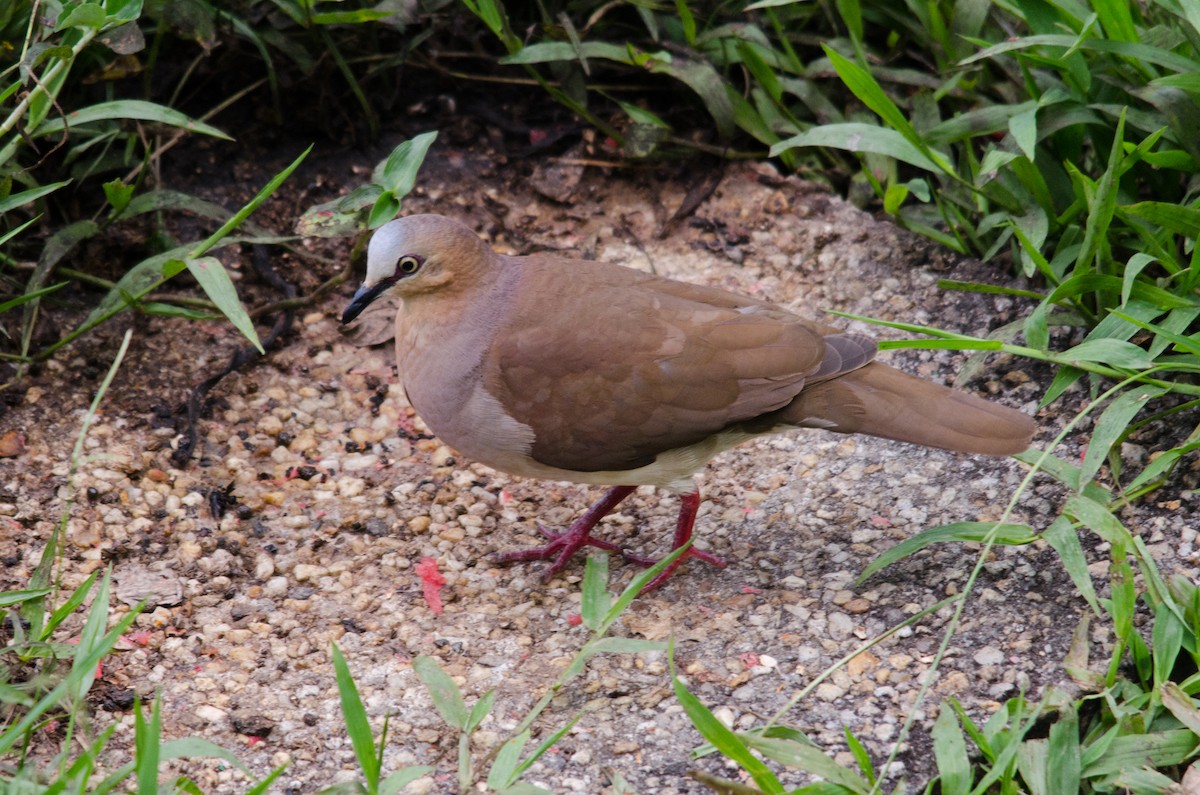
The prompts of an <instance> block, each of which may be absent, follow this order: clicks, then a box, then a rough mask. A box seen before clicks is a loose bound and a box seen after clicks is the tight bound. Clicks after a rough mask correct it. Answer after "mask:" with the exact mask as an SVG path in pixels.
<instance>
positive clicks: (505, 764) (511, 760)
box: [487, 729, 530, 790]
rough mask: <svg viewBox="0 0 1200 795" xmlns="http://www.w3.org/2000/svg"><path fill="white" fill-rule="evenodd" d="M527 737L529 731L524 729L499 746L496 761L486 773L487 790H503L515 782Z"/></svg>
mask: <svg viewBox="0 0 1200 795" xmlns="http://www.w3.org/2000/svg"><path fill="white" fill-rule="evenodd" d="M529 737H530V734H529V730H528V729H526V730H525V731H523V732H521V733H520V734H518V735H516V736H514V737H510V738H508V741H507V742H506V743H504V745H502V746H500V750H499V751H497V752H496V759H495V761H494V762H492V768H491V770H489V771H488V776H487V785H488V788H489V789H494V790H500V789H504V788H505V787H508V786H511V785H512V784H513V782H515V781H516V780H517V765H518V764H520V762H521V752H522V751H524V750H525V745H526V744H527V743H528V742H529Z"/></svg>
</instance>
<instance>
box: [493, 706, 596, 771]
mask: <svg viewBox="0 0 1200 795" xmlns="http://www.w3.org/2000/svg"><path fill="white" fill-rule="evenodd" d="M582 717H583V712H577V713H575V716H574V717H573V718H571V720H569V721H567V722H566V723H565V724H563V727H562V728H561V729H559V730H558V731H556V732H554V733H553V734H551V735H550V736H549V737H547V738H546V739H545V740H542V741H541V742H540V743H538V746H537V748H534V749H533V751H532V752H531V753H530V754H529V756H528V757H527V758H525V759H524V760H522V761H521V764H519V765H517V768H516V769H515V770H514V771H513V773H512V777H511V778H510V782H511V783H510V784H509V787H511V786H513V785H514V784H516V783H517V781H518V779H520V778H521V776H523V775H525V771H527V770H529V767H530V766H531V765H532V764H533V763H534V762H536V761H537V760H539V759H541V758H542V756H544V755H545V753H546V752H547V751H549V750H550V749H551V748H553V747H554V745H555V744H556V743H557V742H558V741H559V740H561V739H562V738H563V737H565V736H566V735H567V732H569V731H571V729H573V728H574V727H575V724H576V723H578V722H579V719H580V718H582Z"/></svg>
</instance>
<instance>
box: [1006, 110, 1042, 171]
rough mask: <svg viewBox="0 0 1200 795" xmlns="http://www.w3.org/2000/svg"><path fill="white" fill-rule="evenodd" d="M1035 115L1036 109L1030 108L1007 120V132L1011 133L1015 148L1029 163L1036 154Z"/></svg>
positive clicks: (1036, 132)
mask: <svg viewBox="0 0 1200 795" xmlns="http://www.w3.org/2000/svg"><path fill="white" fill-rule="evenodd" d="M1037 113H1038V109H1037V108H1036V107H1035V108H1030V109H1029V110H1027V111H1024V112H1023V113H1018V114H1017V115H1015V116H1013V117H1012V118H1011V119H1009V120H1008V131H1009V132H1010V133H1012V137H1013V140H1014V141H1016V142H1017V147H1018V148H1020V150H1021V151H1022V152H1023V153H1024V154H1025V157H1027V158H1029V162H1030V163H1032V162H1034V157H1035V156H1036V154H1037V141H1038V130H1037Z"/></svg>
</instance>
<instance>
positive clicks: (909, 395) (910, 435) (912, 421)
mask: <svg viewBox="0 0 1200 795" xmlns="http://www.w3.org/2000/svg"><path fill="white" fill-rule="evenodd" d="M781 413H782V416H783V418H784V420H785V421H786V422H788V423H790V424H793V425H798V426H801V427H807V428H825V429H827V430H831V431H835V432H837V433H865V434H868V435H870V436H881V437H883V438H885V439H895V440H897V441H901V442H911V443H913V444H920V445H924V446H926V447H940V448H942V449H944V450H955V451H958V452H962V453H981V454H984V455H1012V454H1013V453H1019V452H1021V451H1022V450H1025V449H1026V448H1028V447H1029V442H1030V439H1032V438H1033V432H1034V429H1035V427H1034V423H1033V420H1032V419H1030V418H1029V417H1028V416H1026V415H1025V414H1023V413H1021V412H1019V411H1017V410H1015V409H1011V408H1008V407H1007V406H1001V405H998V404H996V403H991V402H989V401H986V400H983V399H982V398H978V397H975V396H974V395H969V394H967V393H965V392H961V391H958V390H954V389H950V388H949V387H945V386H942V385H940V384H934V383H931V382H929V381H923V380H921V379H920V378H915V377H914V376H911V375H908V374H907V373H903V372H901V371H899V370H897V369H895V368H893V367H888V366H887V365H884V364H880V363H878V362H872V363H871V364H869V365H867V366H866V367H862V368H860V369H858V370H854V371H853V372H850V373H846V374H845V375H843V376H841V377H839V378H835V379H833V380H830V381H825V382H823V383H819V384H816V385H815V386H811V387H809V388H806V389H805V390H804V391H803V392H801V393H800V394H799V395H798V396H797V397H796V399H795V400H793V401H792V403H791V404H790V405H789V406H788V407H787V408H785V409H784V410H783V411H782V412H781Z"/></svg>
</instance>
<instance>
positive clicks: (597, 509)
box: [492, 486, 635, 580]
mask: <svg viewBox="0 0 1200 795" xmlns="http://www.w3.org/2000/svg"><path fill="white" fill-rule="evenodd" d="M634 488H635V487H634V486H614V487H612V488H611V489H609V490H608V492H607V493H606V494H605V495H604V496H603V497H601V498H600V499H599V500H598V501H597V502H596V504H595V505H593V506H592V507H591V508H589V509H588V510H587V513H585V514H584V515H583V516H580V517H579V518H578V519H576V520H575V521H574V522H572V523H571V526H570V527H568V528H567V529H566V530H564V531H563V532H561V533H552V532H550V531H549V530H546V529H545V528H542V527H539V528H538V529H539V530H541V531H542V534H543V535H545V536H546V537H547V538H549V539H550V543H548V544H543V545H542V546H540V547H529V548H528V549H518V550H514V551H512V552H499V553H496V554H495V555H493V556H492V557H493V558H494V559H495V560H496V561H497V562H499V563H512V562H514V561H518V560H545V559H547V558H554V562H553V563H551V564H550V565H549V566H547V567H546V570H545V571H544V572H542V579H543V580H546V579H549V578H550V577H553V576H554V575H555V574H557V573H558V572H560V571H562V570H563V568H564V567H566V565H567V561H568V560H570V559H571V556H572V555H574V554H575V553H576V552H578V551H579V550H581V549H583V548H584V547H585V546H588V545H591V546H594V547H599V548H600V549H604V550H607V551H609V552H620V551H621V548H620V547H618V546H617V545H616V544H613V543H611V542H609V541H602V540H600V539H598V538H592V536H591V533H592V528H594V527H595V526H596V524H597V523H598V522H599V521H600V520H601V519H603V518H604V517H605V516H608V514H610V513H612V510H613V509H614V508H616V507H617V505H619V504H620V502H621V500H623V499H625V498H626V497H628V496H629V495H630V494H632V493H633V491H634Z"/></svg>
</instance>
